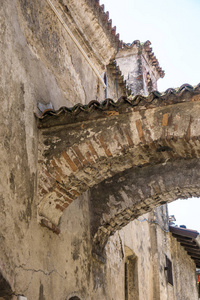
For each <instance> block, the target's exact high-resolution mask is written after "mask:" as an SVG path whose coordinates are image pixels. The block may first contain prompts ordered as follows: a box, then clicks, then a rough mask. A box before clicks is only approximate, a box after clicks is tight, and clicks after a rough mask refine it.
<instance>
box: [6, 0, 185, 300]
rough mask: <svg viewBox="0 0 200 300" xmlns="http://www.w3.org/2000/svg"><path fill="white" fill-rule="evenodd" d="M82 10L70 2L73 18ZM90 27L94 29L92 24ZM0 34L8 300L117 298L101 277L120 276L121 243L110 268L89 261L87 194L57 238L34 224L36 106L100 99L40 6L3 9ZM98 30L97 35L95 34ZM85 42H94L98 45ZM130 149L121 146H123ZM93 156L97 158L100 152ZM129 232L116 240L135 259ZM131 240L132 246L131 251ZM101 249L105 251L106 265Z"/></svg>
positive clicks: (66, 216)
mask: <svg viewBox="0 0 200 300" xmlns="http://www.w3.org/2000/svg"><path fill="white" fill-rule="evenodd" d="M61 2H62V1H61ZM54 3H56V1H54ZM62 4H63V3H62ZM64 4H66V3H65V2H64ZM82 4H83V2H80V3H79V2H78V1H76V6H74V8H73V9H74V14H75V15H76V14H77V11H78V9H79V10H80V8H81V5H82ZM62 7H63V5H62ZM70 7H71V8H72V7H73V1H70V5H69V8H70ZM59 9H61V8H59ZM65 9H66V11H62V15H63V16H64V17H65V20H66V22H67V23H68V24H69V25H70V21H71V20H72V19H73V18H72V16H70V14H69V11H68V10H67V8H66V7H65ZM84 11H85V13H86V12H87V13H88V18H89V16H90V18H92V16H93V15H92V14H91V11H90V9H89V8H88V10H87V5H84ZM93 21H94V23H92V24H93V25H94V28H96V27H95V24H96V25H98V24H97V23H98V22H97V20H95V19H94V20H93ZM78 22H80V20H78V21H77V24H78ZM87 24H88V20H84V24H83V25H84V26H83V28H86V27H87ZM72 25H73V24H72V23H71V26H72ZM0 26H1V32H0V34H1V37H0V70H1V78H0V80H1V81H0V101H1V106H0V116H1V117H0V126H1V131H0V157H1V160H0V168H1V173H0V206H1V209H0V241H1V242H0V272H1V274H2V276H3V277H4V278H5V279H6V280H7V281H8V282H9V284H10V286H11V289H12V291H13V299H14V298H15V299H16V297H17V295H24V296H26V297H27V299H28V300H30V299H31V300H32V299H34V300H35V299H36V300H37V299H38V300H55V299H58V300H65V299H69V298H70V296H78V297H80V299H92V300H93V299H95V300H100V299H108V300H109V299H112V297H114V296H113V293H114V295H115V297H117V294H118V292H117V290H115V289H114V288H113V287H111V286H112V284H113V283H112V282H111V281H110V280H111V277H110V276H109V274H111V275H112V274H113V273H112V272H114V271H112V270H111V268H110V265H112V263H114V264H115V269H116V270H118V269H119V268H121V269H120V272H123V267H120V265H121V266H122V261H123V256H122V252H123V251H121V250H120V249H119V248H120V247H121V245H122V242H120V239H119V240H118V241H119V242H118V241H117V242H116V243H117V247H118V250H117V251H118V252H117V251H115V250H116V249H115V248H114V249H113V251H114V252H113V253H114V256H115V258H116V261H115V262H113V261H111V262H108V264H106V263H102V262H100V261H98V260H96V259H94V258H93V256H92V241H91V239H92V236H91V235H92V225H93V223H92V222H93V220H92V215H91V203H92V201H93V199H91V197H92V196H94V195H95V192H94V194H92V193H89V192H86V193H82V195H81V196H79V197H78V198H77V199H75V200H74V201H73V203H71V204H70V205H69V207H68V208H67V210H65V212H64V213H63V212H62V218H61V219H60V222H59V228H60V234H59V235H56V234H55V233H53V232H51V231H49V230H48V229H47V228H46V227H42V226H41V225H39V224H38V216H37V205H38V201H39V198H38V187H37V183H38V164H40V162H38V128H37V122H36V118H35V116H34V112H38V109H37V104H38V102H41V103H43V104H45V103H49V102H51V103H52V105H53V107H54V108H55V109H57V108H59V107H60V106H63V105H64V106H72V105H73V104H75V103H77V102H82V103H83V104H85V103H87V102H88V101H90V100H91V99H97V98H98V99H102V98H104V91H103V89H102V87H100V85H99V82H98V80H97V78H96V75H95V74H94V72H93V70H92V69H91V68H90V67H89V66H88V64H87V63H86V61H85V59H84V58H83V57H82V56H81V55H80V52H79V51H78V50H77V48H76V47H75V46H74V44H73V43H72V41H71V40H70V38H69V36H68V35H67V34H66V32H65V31H64V30H63V28H62V26H61V24H60V23H59V22H58V20H57V18H56V17H55V15H54V13H53V12H52V11H51V9H50V8H49V6H48V5H47V2H46V1H44V0H36V1H25V0H13V1H11V0H10V1H7V2H5V1H4V2H3V3H2V5H1V7H0ZM98 26H99V25H98ZM94 28H93V30H94ZM71 29H72V30H74V33H75V34H76V35H77V36H79V38H80V40H81V39H82V37H83V36H82V34H80V35H79V33H80V32H79V31H77V27H76V22H75V23H74V27H73V26H72V28H71ZM90 30H92V27H91V28H90ZM99 30H101V28H100V27H98V30H96V32H99ZM94 31H95V30H94ZM102 34H103V33H102ZM93 38H94V40H93V42H94V41H95V38H96V39H97V38H98V37H97V36H96V37H95V36H93ZM84 40H85V41H84V43H85V44H84V49H85V50H88V49H89V46H90V43H91V41H89V42H88V43H87V42H86V37H84ZM102 44H103V45H101V46H102V47H103V49H104V52H105V53H106V51H107V50H106V49H108V48H109V47H111V46H109V45H110V44H109V42H108V40H107V39H106V36H105V35H103V38H102ZM105 45H107V46H105ZM98 47H99V44H98V46H97V48H98ZM104 47H105V48H104ZM96 51H97V50H96ZM96 51H94V53H95V55H94V56H92V57H91V59H92V61H93V63H94V64H96V67H97V68H98V70H101V67H102V66H101V63H100V61H101V59H100V58H99V57H98V52H96ZM92 52H93V51H91V53H92ZM109 53H110V54H109V55H108V57H107V58H106V60H105V63H106V62H107V60H109V59H108V58H109V57H110V56H111V55H112V54H113V53H114V50H113V49H111V48H110V52H109ZM161 117H162V116H160V117H159V118H160V119H161ZM188 122H189V121H188ZM101 126H103V125H101ZM113 128H114V127H113ZM135 130H136V129H135ZM62 133H63V131H62ZM127 136H128V135H127ZM128 137H129V136H128ZM140 137H141V136H140ZM137 140H138V141H139V136H138V137H137ZM130 141H131V140H130V139H128V140H127V141H126V143H128V142H129V143H130ZM103 145H104V143H103ZM100 151H101V152H102V153H104V152H103V150H102V149H100ZM107 153H108V152H107ZM104 155H105V154H104ZM131 155H132V154H131ZM141 159H143V158H141ZM107 167H108V166H107ZM122 170H123V168H122V169H121V171H122ZM119 172H120V170H118V173H119ZM96 195H97V194H96ZM99 199H100V200H101V198H99ZM99 199H98V200H99ZM98 200H96V201H98ZM161 200H162V199H161ZM131 203H132V200H131ZM122 204H123V203H122ZM148 209H150V208H149V207H148ZM132 226H133V227H134V226H136V225H133V224H130V226H129V227H127V228H125V229H124V231H123V234H121V233H120V234H121V235H122V237H121V241H124V245H126V244H127V245H128V247H129V248H132V249H133V251H134V253H136V254H137V253H139V251H140V245H141V240H139V236H138V233H137V230H138V225H137V226H136V229H137V230H136V231H134V235H133V237H132V238H131V243H130V241H129V236H130V232H129V230H130V229H131V230H132ZM146 227H147V224H143V226H142V229H141V230H146V229H145V228H146ZM126 230H127V233H126ZM144 237H146V239H147V240H148V243H147V245H146V246H145V245H143V250H144V252H146V251H147V252H148V255H147V257H146V258H145V264H144V262H141V264H140V272H143V270H144V265H145V266H146V265H147V264H148V260H150V254H149V253H150V252H149V251H150V250H149V247H150V246H149V245H150V241H149V238H148V231H147V233H145V234H144ZM115 238H116V237H113V239H115ZM116 239H117V238H116ZM134 239H137V241H139V242H140V243H139V244H137V245H136V243H135V241H134ZM111 240H112V239H111ZM132 244H134V246H133V245H132ZM108 248H109V246H108V245H107V248H106V250H107V253H108V257H109V255H110V254H111V252H110V253H109V250H108ZM109 268H110V269H109ZM113 270H114V269H113ZM120 274H122V273H120ZM106 276H108V277H106ZM120 276H121V275H120ZM120 276H119V278H118V279H119V282H120V284H119V287H122V286H123V276H122V277H120ZM145 279H147V281H148V280H150V277H149V275H145ZM115 288H116V287H115ZM140 289H141V286H140ZM0 292H1V291H0ZM120 293H121V292H120ZM120 295H122V294H120Z"/></svg>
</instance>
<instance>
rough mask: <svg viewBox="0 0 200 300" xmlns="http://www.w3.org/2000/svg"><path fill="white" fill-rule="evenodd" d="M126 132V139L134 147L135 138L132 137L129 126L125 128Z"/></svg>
mask: <svg viewBox="0 0 200 300" xmlns="http://www.w3.org/2000/svg"><path fill="white" fill-rule="evenodd" d="M123 131H124V134H125V136H126V139H127V142H128V144H129V146H130V147H133V146H134V143H133V140H132V139H131V133H130V131H129V130H128V128H126V129H124V130H123Z"/></svg>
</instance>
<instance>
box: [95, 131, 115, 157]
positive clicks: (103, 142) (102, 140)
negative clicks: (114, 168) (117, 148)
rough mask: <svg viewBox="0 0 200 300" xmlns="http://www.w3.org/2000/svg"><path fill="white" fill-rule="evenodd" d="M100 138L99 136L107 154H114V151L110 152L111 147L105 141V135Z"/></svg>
mask: <svg viewBox="0 0 200 300" xmlns="http://www.w3.org/2000/svg"><path fill="white" fill-rule="evenodd" d="M98 138H99V141H100V143H101V146H102V147H103V149H104V151H105V154H106V155H107V156H108V157H110V156H112V153H111V152H110V149H109V147H108V145H107V144H106V142H105V140H104V138H103V136H102V135H100V136H99V137H98Z"/></svg>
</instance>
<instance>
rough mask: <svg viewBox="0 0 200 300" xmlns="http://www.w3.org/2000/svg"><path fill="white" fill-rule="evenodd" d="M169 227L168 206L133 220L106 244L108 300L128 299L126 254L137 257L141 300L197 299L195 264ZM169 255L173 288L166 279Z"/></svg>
mask: <svg viewBox="0 0 200 300" xmlns="http://www.w3.org/2000/svg"><path fill="white" fill-rule="evenodd" d="M166 226H167V223H166V206H162V207H161V208H159V209H156V210H154V212H152V213H148V214H145V215H143V216H141V217H139V218H138V219H137V220H135V221H132V222H131V223H129V224H128V225H127V226H126V227H124V228H123V229H122V230H120V231H119V232H117V233H115V235H114V236H112V237H110V238H109V240H108V243H107V245H106V253H107V285H108V286H107V291H108V298H107V299H115V300H121V299H126V296H125V261H126V256H127V255H134V256H135V257H136V258H137V272H138V278H139V282H138V287H139V298H138V299H142V300H152V299H154V300H161V299H162V300H163V299H164V300H189V299H196V300H197V299H198V295H197V287H196V272H195V270H196V267H195V264H194V262H193V260H192V259H191V258H190V257H189V256H188V254H187V253H186V251H185V250H184V248H183V247H182V246H181V245H180V243H178V242H177V240H176V238H174V237H172V235H171V233H170V232H169V231H168V229H166ZM167 227H168V226H167ZM127 247H128V249H129V253H128V254H127V251H126V248H127ZM166 255H167V257H168V258H169V259H170V260H171V261H172V274H173V285H171V284H170V283H168V280H167V272H166V270H165V267H166ZM132 284H134V283H133V282H132ZM136 299H137V298H136Z"/></svg>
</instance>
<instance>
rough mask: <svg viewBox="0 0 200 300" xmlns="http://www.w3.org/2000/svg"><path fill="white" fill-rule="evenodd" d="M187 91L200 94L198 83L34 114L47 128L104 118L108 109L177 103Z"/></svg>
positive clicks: (140, 107)
mask: <svg viewBox="0 0 200 300" xmlns="http://www.w3.org/2000/svg"><path fill="white" fill-rule="evenodd" d="M187 93H189V95H190V96H191V95H197V94H200V84H198V85H197V86H195V87H193V86H191V85H189V84H184V85H182V86H181V87H179V88H177V89H174V88H170V89H167V90H166V91H165V92H164V93H160V92H158V91H154V92H152V93H150V94H149V95H148V96H147V97H144V96H141V95H137V96H134V97H133V98H132V99H130V98H127V97H121V98H119V99H118V101H116V102H115V101H113V100H112V99H106V100H104V101H103V102H98V101H96V100H93V101H91V102H90V103H88V104H87V105H83V104H76V105H75V106H73V107H71V108H68V107H61V108H60V109H59V110H53V109H47V110H45V111H43V112H42V114H41V115H37V114H36V117H37V118H38V123H39V124H38V127H39V128H47V127H51V126H57V125H64V124H72V123H75V122H82V121H84V120H90V119H99V118H105V117H106V116H107V112H108V111H117V112H119V113H124V112H128V110H129V109H133V108H134V110H141V109H146V108H147V107H156V106H162V105H163V104H164V105H167V104H173V103H178V102H181V101H185V100H184V99H183V97H182V96H183V95H185V94H187Z"/></svg>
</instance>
